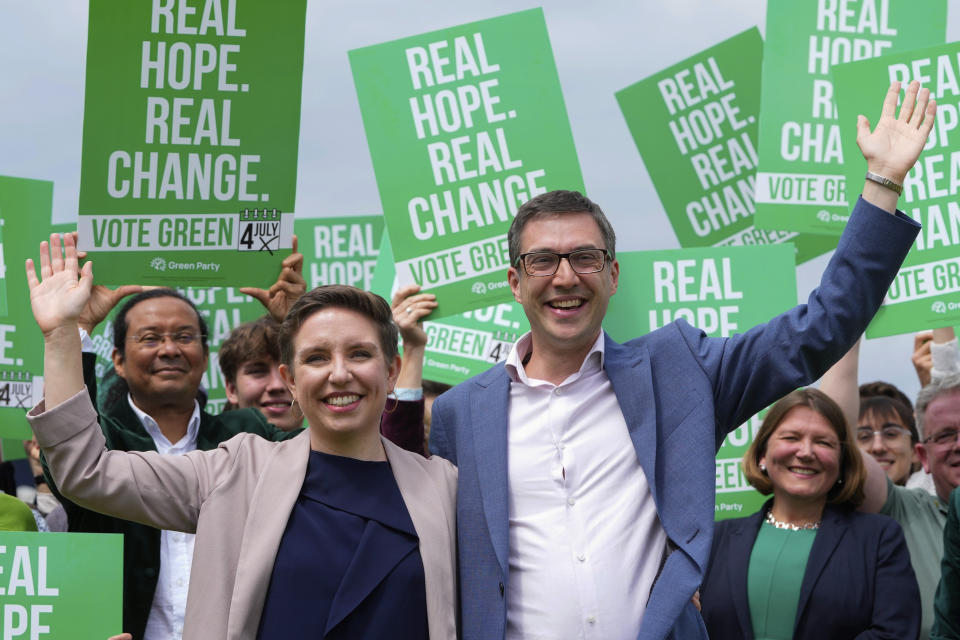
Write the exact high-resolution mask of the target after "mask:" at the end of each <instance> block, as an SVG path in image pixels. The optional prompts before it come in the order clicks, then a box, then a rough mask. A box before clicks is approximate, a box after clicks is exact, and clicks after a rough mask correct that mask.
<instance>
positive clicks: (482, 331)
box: [371, 233, 530, 385]
mask: <svg viewBox="0 0 960 640" xmlns="http://www.w3.org/2000/svg"><path fill="white" fill-rule="evenodd" d="M398 287H399V284H398V281H397V278H396V270H395V269H394V265H393V249H392V247H391V242H390V237H389V235H387V234H386V233H385V234H383V242H382V243H381V244H380V256H379V258H378V260H377V266H376V272H375V275H374V279H373V287H372V289H371V291H373V292H374V293H377V294H379V295H381V296H383V297H384V298H386V299H387V300H389V299H390V298H391V297H392V295H393V292H394V291H396V290H397V288H398ZM508 290H509V289H508ZM437 302H438V303H439V302H440V297H439V295H438V296H437ZM438 310H439V308H438ZM435 316H436V317H435ZM429 317H430V320H427V321H425V322H424V323H423V330H424V331H426V333H427V349H426V353H425V354H424V364H423V378H424V379H425V380H433V381H435V382H443V383H446V384H451V385H453V384H460V383H461V382H463V381H464V380H469V379H470V378H472V377H473V376H475V375H477V374H479V373H483V372H484V371H486V370H487V369H489V368H490V367H492V366H493V365H495V364H496V363H498V362H500V361H503V360H506V359H507V356H508V355H509V354H510V349H512V348H513V343H514V342H516V341H517V338H519V337H520V336H521V335H523V334H524V333H526V332H527V331H529V330H530V323H529V322H528V321H527V316H526V314H524V312H523V307H522V306H520V305H519V304H518V303H517V302H515V301H511V302H501V303H497V304H493V305H490V306H487V307H481V308H480V309H473V310H471V311H465V312H463V313H460V314H457V315H453V316H445V317H439V316H438V315H437V311H434V312H433V314H431V315H430V316H429Z"/></svg>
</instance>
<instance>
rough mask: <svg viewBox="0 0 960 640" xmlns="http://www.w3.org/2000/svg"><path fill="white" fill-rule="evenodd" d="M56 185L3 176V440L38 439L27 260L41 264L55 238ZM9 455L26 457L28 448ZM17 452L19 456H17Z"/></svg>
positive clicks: (39, 388)
mask: <svg viewBox="0 0 960 640" xmlns="http://www.w3.org/2000/svg"><path fill="white" fill-rule="evenodd" d="M52 209H53V183H52V182H48V181H45V180H28V179H25V178H12V177H8V176H0V220H2V223H3V224H2V227H0V229H2V233H3V272H4V274H5V277H4V281H5V287H6V293H7V298H8V299H9V301H10V304H9V305H8V306H7V313H6V314H4V315H3V316H0V437H4V438H12V439H19V440H25V439H29V438H30V437H32V435H33V434H32V433H31V431H30V426H29V425H28V424H27V421H26V418H25V415H26V412H27V411H29V410H30V409H31V408H32V407H33V405H35V404H36V403H37V402H39V401H40V400H41V399H42V398H43V335H42V334H41V333H40V330H39V329H38V328H37V324H36V322H35V321H34V319H33V312H32V311H31V309H30V290H29V288H28V287H27V279H26V277H25V276H24V262H25V261H26V259H27V258H32V259H33V260H34V262H36V261H37V258H38V256H39V255H40V254H39V251H38V247H39V245H40V242H41V241H42V240H46V239H47V238H49V234H50V229H51V227H50V215H51V213H52ZM8 449H9V451H8V456H7V457H11V458H12V457H22V456H21V455H20V454H21V453H22V449H23V447H22V446H19V447H9V448H8ZM14 452H16V455H12V454H14Z"/></svg>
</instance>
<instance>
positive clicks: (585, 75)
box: [0, 0, 960, 397]
mask: <svg viewBox="0 0 960 640" xmlns="http://www.w3.org/2000/svg"><path fill="white" fill-rule="evenodd" d="M784 1H787V0H784ZM891 1H904V2H909V0H891ZM948 5H949V10H948V21H947V39H948V41H952V40H956V39H958V38H960V0H948ZM536 6H542V7H543V9H544V14H545V16H546V21H547V28H548V30H549V33H550V39H551V42H552V44H553V51H554V55H555V58H556V62H557V68H558V72H559V76H560V81H561V84H562V87H563V93H564V97H565V100H566V106H567V111H568V113H569V116H570V124H571V127H572V129H573V137H574V141H575V143H576V147H577V152H578V154H579V158H580V164H581V168H582V170H583V177H584V183H585V185H586V188H587V191H588V193H589V195H590V196H591V198H593V199H594V200H596V201H597V202H599V203H600V204H601V205H602V206H603V208H604V210H605V211H606V212H607V214H608V215H609V216H610V218H611V219H612V222H613V225H614V228H615V229H616V230H617V236H618V243H617V248H618V249H619V250H641V249H671V248H676V247H677V246H678V245H677V240H676V237H675V236H674V234H673V231H672V229H671V227H670V225H669V223H668V222H667V218H666V215H665V214H664V212H663V208H662V207H661V205H660V202H659V200H658V198H657V195H656V193H655V192H654V190H653V186H652V184H651V182H650V178H649V176H648V174H647V171H646V169H645V168H644V165H643V162H642V161H641V159H640V155H639V153H638V152H637V150H636V147H635V146H634V144H633V141H632V139H631V138H630V134H629V131H628V130H627V127H626V124H625V123H624V120H623V116H622V115H621V113H620V110H619V107H618V106H617V102H616V100H615V98H614V92H616V91H618V90H620V89H623V88H624V87H626V86H628V85H630V84H633V83H634V82H636V81H638V80H641V79H643V78H645V77H646V76H649V75H651V74H653V73H655V72H657V71H659V70H661V69H663V68H664V67H667V66H669V65H671V64H673V63H675V62H678V61H680V60H682V59H684V58H686V57H688V56H690V55H692V54H694V53H697V52H698V51H700V50H702V49H704V48H707V47H709V46H711V45H714V44H716V43H718V42H720V41H722V40H725V39H726V38H729V37H731V36H733V35H735V34H737V33H740V32H741V31H743V30H745V29H748V28H750V27H752V26H757V27H759V28H760V31H761V33H763V31H764V21H765V19H766V15H765V14H766V2H765V1H761V0H701V1H694V0H657V1H646V0H634V1H633V2H626V1H616V2H615V1H609V0H596V1H594V2H589V3H588V2H583V1H582V0H577V1H573V0H556V1H547V2H541V3H521V2H512V1H506V0H498V1H487V2H464V1H462V0H444V1H443V2H440V1H434V2H423V1H417V0H408V1H406V2H387V1H383V0H379V1H377V0H350V1H349V2H346V1H334V0H324V1H322V2H321V1H319V0H310V2H309V3H308V9H307V26H306V47H305V52H304V58H305V59H304V77H303V102H302V111H301V130H300V154H299V168H298V186H297V207H296V210H297V214H298V215H307V216H310V217H315V216H342V215H367V214H371V213H379V212H380V201H379V196H378V193H377V188H376V182H375V180H374V174H373V167H372V164H371V162H370V155H369V152H368V149H367V144H366V138H365V136H364V132H363V125H362V123H361V119H360V111H359V108H358V106H357V98H356V93H355V91H354V87H353V79H352V77H351V75H350V66H349V64H348V61H347V53H346V52H347V51H348V50H350V49H354V48H357V47H362V46H367V45H371V44H377V43H380V42H385V41H388V40H393V39H396V38H400V37H404V36H410V35H416V34H418V33H423V32H426V31H432V30H435V29H442V28H445V27H450V26H454V25H458V24H463V23H466V22H472V21H475V20H481V19H485V18H491V17H495V16H498V15H502V14H505V13H511V12H514V11H519V10H523V9H529V8H533V7H536ZM86 45H87V3H85V2H82V1H81V0H43V1H42V2H38V1H36V0H0V175H11V176H19V177H27V178H38V179H44V180H52V181H53V182H54V212H53V217H54V221H55V222H68V221H72V220H75V219H76V211H77V200H78V194H79V184H80V145H81V131H82V121H83V86H84V58H85V52H86ZM881 93H882V88H881ZM825 265H826V257H822V258H819V259H816V260H813V261H811V262H809V263H807V264H805V265H803V266H801V267H800V268H799V269H798V270H797V279H798V291H799V293H800V297H801V299H806V296H807V294H808V293H809V292H810V290H811V289H812V288H813V287H814V286H815V285H816V282H817V280H818V279H819V276H820V273H821V271H822V270H823V268H824V266H825ZM912 346H913V338H912V336H898V337H893V338H884V339H879V340H870V341H867V342H866V344H865V346H864V350H863V358H862V362H861V380H863V381H866V380H868V379H869V380H873V379H884V380H888V381H891V382H894V383H895V384H897V385H899V386H900V387H901V388H903V389H904V390H905V391H906V392H907V393H908V394H909V395H911V396H913V397H915V395H916V391H917V389H918V384H917V380H916V376H915V375H914V373H913V370H912V366H911V364H910V353H911V351H912Z"/></svg>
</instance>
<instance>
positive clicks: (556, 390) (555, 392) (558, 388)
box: [553, 387, 560, 395]
mask: <svg viewBox="0 0 960 640" xmlns="http://www.w3.org/2000/svg"><path fill="white" fill-rule="evenodd" d="M553 393H554V394H555V395H560V387H557V388H556V389H554V390H553Z"/></svg>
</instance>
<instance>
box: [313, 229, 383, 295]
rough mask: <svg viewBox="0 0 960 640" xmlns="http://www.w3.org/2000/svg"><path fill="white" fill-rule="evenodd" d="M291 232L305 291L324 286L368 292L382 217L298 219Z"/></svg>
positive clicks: (377, 249) (380, 235)
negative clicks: (340, 285)
mask: <svg viewBox="0 0 960 640" xmlns="http://www.w3.org/2000/svg"><path fill="white" fill-rule="evenodd" d="M294 228H295V229H296V233H297V243H298V247H299V250H300V253H302V254H303V278H304V279H305V280H306V281H307V289H308V290H309V289H313V288H315V287H319V286H321V285H325V284H349V285H352V286H354V287H359V288H361V289H365V290H368V291H369V290H370V288H371V287H372V286H373V272H374V269H375V268H376V266H377V256H378V255H379V246H380V239H381V238H382V236H383V216H349V217H340V218H298V219H297V221H296V223H295V226H294Z"/></svg>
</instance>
